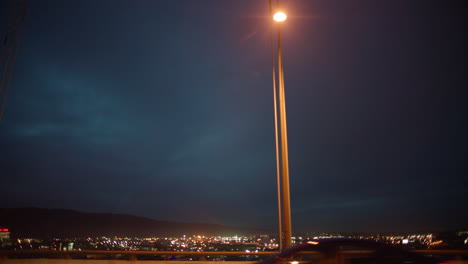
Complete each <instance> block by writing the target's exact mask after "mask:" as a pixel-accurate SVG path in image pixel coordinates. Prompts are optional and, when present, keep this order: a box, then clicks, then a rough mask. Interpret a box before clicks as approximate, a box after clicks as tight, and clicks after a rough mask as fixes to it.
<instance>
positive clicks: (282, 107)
mask: <svg viewBox="0 0 468 264" xmlns="http://www.w3.org/2000/svg"><path fill="white" fill-rule="evenodd" d="M286 18H287V16H286V14H285V13H283V12H276V13H275V14H274V16H273V19H274V20H275V21H276V22H278V23H277V24H278V84H279V88H278V93H279V114H280V134H281V205H282V210H281V214H282V217H281V220H282V221H281V224H282V231H283V243H282V246H283V248H289V247H291V246H292V243H291V237H292V230H291V200H290V191H289V158H288V157H289V155H288V129H287V122H286V95H285V91H284V71H283V51H282V45H281V23H282V22H284V21H285V20H286Z"/></svg>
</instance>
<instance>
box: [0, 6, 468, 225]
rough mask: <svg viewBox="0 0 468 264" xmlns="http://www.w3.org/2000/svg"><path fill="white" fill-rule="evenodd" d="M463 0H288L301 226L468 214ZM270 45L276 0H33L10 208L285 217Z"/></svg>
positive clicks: (2, 141) (5, 199)
mask: <svg viewBox="0 0 468 264" xmlns="http://www.w3.org/2000/svg"><path fill="white" fill-rule="evenodd" d="M461 4H462V2H461V1H450V2H444V3H442V2H436V1H434V2H431V1H429V2H428V1H413V2H405V1H396V2H395V1H387V2H373V1H357V2H349V3H342V2H340V3H338V2H334V1H305V0H304V1H283V5H284V9H286V10H289V14H290V15H289V19H288V21H287V22H286V23H285V24H284V27H283V40H284V54H285V57H284V62H285V75H286V77H285V78H286V90H287V104H288V105H287V107H288V125H289V140H290V142H289V143H290V165H291V195H292V211H293V223H294V226H293V230H294V231H296V230H297V231H321V230H323V231H339V230H344V231H370V230H372V231H373V230H376V231H393V230H394V231H398V230H414V229H430V228H457V227H462V225H464V224H465V223H466V222H467V220H468V218H467V217H468V216H467V214H466V211H467V210H466V206H465V205H464V204H463V202H462V201H464V200H466V198H467V197H466V192H464V190H463V188H464V186H466V184H467V180H466V174H467V171H468V170H467V165H466V164H467V162H466V156H467V155H466V154H467V146H468V144H467V143H468V142H467V139H466V136H465V135H466V134H467V125H466V124H467V122H466V117H465V114H464V113H465V112H466V106H465V103H464V101H463V99H464V98H465V97H464V95H465V94H466V93H465V92H464V90H465V87H467V82H468V80H467V77H466V76H467V75H466V61H467V60H466V52H465V47H466V46H467V43H466V39H465V37H464V22H465V18H464V17H465V16H464V14H463V9H462V8H460V6H461ZM5 5H7V3H6V2H5V3H3V4H2V5H1V6H0V7H2V8H3V7H4V6H5ZM245 10H248V12H247V13H246V11H245ZM4 23H5V21H3V22H2V27H1V29H2V30H3V29H4V28H5V27H4V25H3V24H4ZM270 52H271V50H270V42H269V19H268V5H267V1H254V2H253V1H208V0H207V1H201V2H198V1H195V2H194V1H175V2H174V1H132V3H131V4H129V3H128V1H93V2H91V1H73V2H61V1H52V0H51V1H41V2H31V3H30V10H29V13H28V17H27V20H26V25H25V31H24V37H23V41H22V43H21V47H20V53H19V56H18V60H17V67H16V70H15V74H14V79H13V82H12V87H11V93H10V95H9V98H8V105H7V111H6V113H5V116H4V120H3V121H1V123H0V168H1V172H0V173H1V178H2V185H3V186H6V188H3V189H2V190H3V191H2V192H1V193H0V200H1V201H2V202H0V206H7V207H19V206H39V207H52V208H71V209H79V210H83V211H92V212H116V213H117V212H118V213H130V214H135V215H141V216H147V217H153V218H157V219H163V220H164V219H167V220H177V221H195V222H212V223H223V224H230V225H241V226H242V225H243V226H259V227H268V228H275V225H276V219H277V216H276V194H275V191H276V186H275V184H276V179H275V177H276V176H275V163H274V162H275V160H274V157H275V155H274V133H273V109H272V94H271V72H270V71H271V68H270V67H271V58H270V56H271V53H270Z"/></svg>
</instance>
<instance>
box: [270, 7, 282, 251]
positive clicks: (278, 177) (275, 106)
mask: <svg viewBox="0 0 468 264" xmlns="http://www.w3.org/2000/svg"><path fill="white" fill-rule="evenodd" d="M271 1H272V0H270V1H269V2H270V16H271V17H273V10H272V6H271ZM275 25H276V23H275V22H273V20H272V21H271V32H270V33H271V34H270V45H271V71H272V76H273V77H272V79H273V110H274V115H275V118H274V119H275V158H276V192H277V196H278V198H277V199H278V200H277V203H278V245H279V250H280V251H281V250H282V249H283V231H282V230H283V224H282V221H281V218H282V217H283V216H282V213H281V172H280V158H279V133H278V99H277V96H276V93H277V91H276V90H277V89H276V67H275V59H276V58H275V45H274V35H275V34H274V29H275Z"/></svg>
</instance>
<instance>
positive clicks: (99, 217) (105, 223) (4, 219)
mask: <svg viewBox="0 0 468 264" xmlns="http://www.w3.org/2000/svg"><path fill="white" fill-rule="evenodd" d="M0 227H6V228H9V229H10V231H11V236H12V237H13V238H15V237H30V238H66V237H69V238H72V237H98V236H108V237H113V236H119V237H157V236H180V235H184V234H185V235H195V234H200V235H234V234H238V235H245V234H251V233H257V232H262V233H264V232H268V231H267V230H260V229H246V228H234V227H228V226H224V225H217V224H203V223H180V222H168V221H158V220H154V219H150V218H145V217H138V216H133V215H125V214H104V213H85V212H79V211H74V210H66V209H43V208H2V209H0Z"/></svg>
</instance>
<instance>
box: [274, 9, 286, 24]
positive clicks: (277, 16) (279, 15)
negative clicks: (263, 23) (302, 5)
mask: <svg viewBox="0 0 468 264" xmlns="http://www.w3.org/2000/svg"><path fill="white" fill-rule="evenodd" d="M286 18H288V16H286V14H285V13H283V12H281V11H280V12H276V13H275V14H274V15H273V20H275V21H276V22H283V21H285V20H286Z"/></svg>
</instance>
